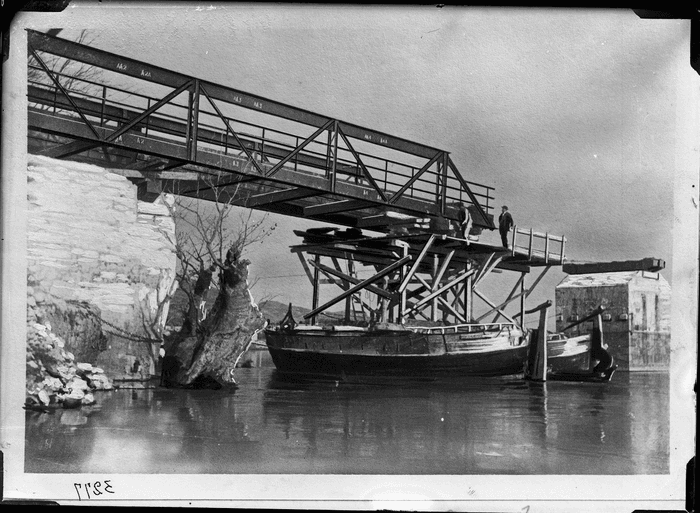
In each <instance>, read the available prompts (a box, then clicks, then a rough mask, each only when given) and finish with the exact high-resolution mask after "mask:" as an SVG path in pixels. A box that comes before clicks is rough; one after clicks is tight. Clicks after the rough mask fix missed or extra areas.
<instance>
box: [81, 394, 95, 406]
mask: <svg viewBox="0 0 700 513" xmlns="http://www.w3.org/2000/svg"><path fill="white" fill-rule="evenodd" d="M81 402H82V404H83V405H84V406H89V405H91V404H95V396H93V395H92V394H85V397H83V399H82V401H81Z"/></svg>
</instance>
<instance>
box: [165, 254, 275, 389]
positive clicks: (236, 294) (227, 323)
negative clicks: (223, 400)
mask: <svg viewBox="0 0 700 513" xmlns="http://www.w3.org/2000/svg"><path fill="white" fill-rule="evenodd" d="M248 264H249V262H248V261H247V260H242V261H236V262H233V263H232V264H230V265H229V266H228V267H227V268H225V269H224V270H223V271H221V279H220V288H219V294H218V296H217V298H216V302H215V303H214V306H213V308H212V310H211V312H210V313H209V314H208V315H207V317H206V319H205V320H204V322H202V323H201V325H200V328H199V329H198V330H196V332H195V333H182V334H181V336H180V337H179V338H178V339H176V340H174V341H173V342H172V343H171V344H170V347H166V356H165V358H164V359H163V383H162V384H163V385H164V386H184V387H204V386H206V387H217V388H218V387H220V386H227V385H235V384H236V381H235V377H234V369H235V367H236V363H237V362H238V359H239V357H240V356H241V355H242V354H243V353H245V351H247V350H248V347H249V346H250V342H251V340H252V337H253V334H254V333H255V332H256V331H257V330H259V329H261V328H262V326H263V318H262V314H261V313H260V311H259V310H258V307H257V305H256V304H255V303H254V302H253V298H252V296H251V294H250V291H249V290H248V281H247V278H248Z"/></svg>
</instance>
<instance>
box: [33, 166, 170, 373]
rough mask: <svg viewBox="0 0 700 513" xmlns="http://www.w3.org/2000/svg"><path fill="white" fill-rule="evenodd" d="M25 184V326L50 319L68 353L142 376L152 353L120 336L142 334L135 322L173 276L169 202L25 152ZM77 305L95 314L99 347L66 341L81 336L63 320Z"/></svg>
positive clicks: (108, 175) (101, 174)
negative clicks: (100, 337) (152, 199)
mask: <svg viewBox="0 0 700 513" xmlns="http://www.w3.org/2000/svg"><path fill="white" fill-rule="evenodd" d="M27 181H28V184H27V187H28V197H27V201H28V205H27V207H28V208H27V232H28V233H27V237H28V241H27V266H28V276H27V281H28V287H27V294H28V297H27V300H28V321H29V322H36V321H38V322H45V321H49V322H50V321H52V320H53V321H54V326H55V328H54V329H59V330H60V329H62V330H63V331H64V332H66V333H59V335H60V336H62V337H63V338H64V339H65V340H66V343H67V344H73V347H69V348H68V349H69V350H71V351H73V352H75V353H77V354H81V353H85V352H89V353H90V354H93V353H94V352H95V348H98V349H99V350H98V353H99V354H98V355H97V357H96V361H95V362H92V363H96V364H98V365H99V366H100V367H103V368H104V369H105V372H107V373H108V374H109V375H110V376H111V377H113V378H114V379H134V380H136V379H144V378H147V377H148V376H149V375H151V374H152V373H153V355H154V354H157V350H158V347H157V346H156V347H153V345H152V344H148V343H145V342H143V341H137V340H129V338H139V337H143V336H145V335H146V333H145V331H144V329H143V323H144V319H146V320H148V319H149V318H152V316H153V315H154V312H155V308H156V306H157V302H158V294H161V297H162V295H163V294H165V292H166V291H167V289H168V288H169V287H170V286H171V284H172V283H173V280H174V277H175V266H176V257H175V254H174V251H173V248H172V246H171V244H170V243H169V240H168V236H169V237H171V238H172V237H174V230H175V228H174V223H173V220H172V218H171V217H170V215H169V212H168V209H167V207H166V205H165V204H164V203H163V202H164V201H168V200H169V198H167V197H163V196H161V197H160V198H158V199H157V200H156V201H155V202H154V203H147V202H142V201H138V200H137V188H136V186H135V185H134V184H132V183H131V182H130V181H129V180H127V179H126V178H124V177H123V176H120V175H118V174H115V173H112V172H110V171H108V170H106V169H103V168H100V167H98V166H93V165H88V164H81V163H75V162H68V161H62V160H56V159H51V158H47V157H41V156H29V161H28V168H27ZM171 240H172V239H171ZM79 304H86V305H89V306H90V309H91V311H93V312H97V313H95V314H92V315H93V316H95V315H99V316H100V317H101V319H102V321H103V322H102V323H101V324H102V332H103V334H104V335H105V336H106V338H105V339H103V340H102V341H101V342H100V343H99V344H98V343H97V342H96V341H94V340H84V338H85V337H79V336H75V332H76V331H80V330H83V331H86V330H85V329H84V327H80V326H77V327H76V326H74V324H75V322H74V319H75V316H72V317H71V316H66V315H64V314H63V312H65V311H70V310H71V308H74V305H79ZM165 314H166V315H167V311H166V312H165ZM66 319H69V321H70V322H69V321H66ZM88 332H89V330H88ZM125 334H126V336H124V335H125ZM93 336H94V335H93ZM84 344H88V345H90V348H89V350H88V348H85V347H78V346H80V345H84Z"/></svg>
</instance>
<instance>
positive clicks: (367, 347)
mask: <svg viewBox="0 0 700 513" xmlns="http://www.w3.org/2000/svg"><path fill="white" fill-rule="evenodd" d="M265 337H266V340H267V347H268V350H269V351H270V355H271V356H272V360H273V362H274V364H275V366H276V367H277V370H278V371H280V372H282V373H287V374H304V375H316V376H327V377H341V376H344V375H346V376H351V375H356V376H402V377H422V378H425V377H438V376H445V375H449V376H503V375H509V374H517V373H519V372H522V370H523V362H524V360H525V358H526V356H527V346H528V344H527V336H526V334H524V333H523V332H522V331H521V330H520V329H519V328H517V327H516V326H513V325H510V324H490V325H486V324H477V325H469V324H467V325H455V326H445V327H419V326H416V327H405V326H401V325H395V324H384V325H378V326H376V327H373V328H363V327H354V326H328V327H323V326H294V327H288V328H278V329H269V328H268V329H267V330H266V332H265Z"/></svg>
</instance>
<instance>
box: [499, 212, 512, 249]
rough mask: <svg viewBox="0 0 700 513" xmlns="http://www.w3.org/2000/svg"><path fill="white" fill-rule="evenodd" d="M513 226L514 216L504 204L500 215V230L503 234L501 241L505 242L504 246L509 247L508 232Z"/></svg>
mask: <svg viewBox="0 0 700 513" xmlns="http://www.w3.org/2000/svg"><path fill="white" fill-rule="evenodd" d="M512 227H513V217H512V216H511V215H510V212H508V207H507V206H505V205H503V207H501V215H500V216H498V231H499V233H500V234H501V242H503V247H504V248H507V247H508V232H509V231H510V229H511V228H512Z"/></svg>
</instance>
